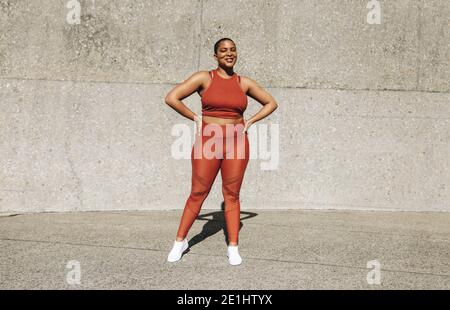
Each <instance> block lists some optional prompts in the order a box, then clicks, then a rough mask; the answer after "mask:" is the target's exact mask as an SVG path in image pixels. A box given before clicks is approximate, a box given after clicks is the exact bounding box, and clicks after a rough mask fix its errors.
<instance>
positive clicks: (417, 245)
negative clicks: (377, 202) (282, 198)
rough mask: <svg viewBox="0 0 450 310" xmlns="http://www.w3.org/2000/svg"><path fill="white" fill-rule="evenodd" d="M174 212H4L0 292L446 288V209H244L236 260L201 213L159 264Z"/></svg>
mask: <svg viewBox="0 0 450 310" xmlns="http://www.w3.org/2000/svg"><path fill="white" fill-rule="evenodd" d="M180 216H181V210H176V211H148V212H147V211H123V212H121V211H108V212H101V211H98V212H72V213H34V214H33V213H29V214H19V215H14V214H4V216H0V243H1V255H0V261H1V262H2V263H1V266H0V272H1V273H0V288H1V289H223V290H231V289H450V213H445V212H420V213H419V212H378V211H376V212H375V211H373V212H366V211H326V210H325V211H313V210H283V211H280V210H276V211H275V210H264V211H262V210H243V211H242V212H241V219H242V220H241V223H242V228H241V231H240V240H239V249H240V253H241V256H242V258H243V263H242V265H240V266H230V265H229V264H228V261H227V258H226V241H225V230H224V229H225V223H224V220H223V214H222V211H221V210H217V211H214V210H202V212H201V214H200V216H199V218H198V219H197V220H196V222H195V223H194V225H193V226H192V228H191V231H190V233H189V235H188V239H189V243H190V251H189V252H188V253H186V254H185V255H184V256H183V257H182V259H181V260H180V261H179V262H176V263H168V262H166V257H167V254H168V252H169V250H170V248H171V246H172V243H173V240H174V237H175V233H176V230H177V227H178V223H179V219H180ZM377 264H379V265H377ZM368 266H369V267H368ZM377 266H379V270H380V272H379V273H378V275H379V276H380V278H379V279H380V284H376V283H374V284H369V283H368V279H367V278H368V274H370V275H376V272H377V270H376V269H377ZM78 275H79V278H77V276H78ZM369 278H370V279H376V277H375V278H374V277H370V276H369ZM77 279H79V284H77V283H78V282H77V281H76V280H77ZM370 279H369V280H370ZM69 283H71V284H69Z"/></svg>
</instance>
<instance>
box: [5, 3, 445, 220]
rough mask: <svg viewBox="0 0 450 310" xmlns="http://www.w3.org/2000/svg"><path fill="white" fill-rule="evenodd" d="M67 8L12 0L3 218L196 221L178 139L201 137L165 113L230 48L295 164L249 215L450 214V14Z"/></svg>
mask: <svg viewBox="0 0 450 310" xmlns="http://www.w3.org/2000/svg"><path fill="white" fill-rule="evenodd" d="M68 2H69V1H65V0H59V1H55V0H22V1H20V0H0V212H40V211H73V210H124V209H133V210H151V209H182V208H183V207H184V203H185V201H186V199H187V197H188V195H189V191H190V182H191V180H190V178H191V166H190V160H189V159H175V158H173V156H172V153H171V146H172V144H173V142H174V140H175V139H176V138H175V137H174V136H172V135H171V130H172V127H173V126H174V125H175V124H186V125H188V126H189V127H192V126H193V124H192V122H191V121H189V120H187V119H183V118H182V117H181V116H180V115H179V114H178V113H176V112H175V111H174V110H172V109H171V108H170V107H168V106H167V105H165V103H164V96H165V94H166V93H167V92H168V91H169V90H170V89H171V88H172V87H173V86H174V85H175V84H176V83H179V82H181V81H183V80H184V79H186V78H187V77H188V76H189V75H191V74H192V73H194V72H195V71H197V70H209V69H212V68H214V67H215V66H216V63H215V61H214V58H213V57H212V47H213V44H214V43H215V42H216V40H218V39H219V38H221V37H224V36H225V37H231V38H233V39H234V40H235V41H236V43H237V47H238V53H239V54H238V58H239V59H238V63H237V65H236V68H235V69H236V72H238V73H239V74H241V75H245V76H249V77H251V78H253V79H255V80H256V81H257V82H258V83H260V85H262V86H263V87H265V88H266V89H267V90H268V91H269V92H271V93H272V94H273V96H274V97H275V98H276V99H277V101H278V103H279V108H278V109H277V110H276V111H275V113H273V114H272V115H270V116H269V117H267V118H265V119H264V120H262V121H261V122H259V123H257V124H255V125H254V126H253V128H252V129H254V130H256V129H258V128H260V127H258V126H260V125H261V124H267V125H274V124H275V125H276V124H278V125H279V164H278V166H277V169H275V170H262V169H261V163H262V162H264V161H265V160H263V159H261V158H254V159H252V160H251V161H250V163H249V166H248V168H247V172H246V175H245V179H244V183H243V187H242V190H241V207H242V209H243V210H245V209H258V208H260V209H266V208H267V209H275V208H298V209H307V208H308V209H311V208H313V209H352V210H355V209H358V210H417V211H450V202H449V201H450V181H449V180H450V170H449V167H450V156H449V155H450V117H449V115H450V63H449V59H450V27H449V26H450V25H449V16H450V2H449V1H447V0H395V1H394V0H390V1H387V0H385V1H379V2H380V3H381V14H382V15H381V24H369V23H367V14H368V12H369V9H367V8H366V5H367V3H368V2H369V0H367V1H366V0H314V1H313V0H303V1H300V0H292V1H255V0H253V1H249V0H245V1H226V2H224V1H211V0H172V1H146V0H133V1H132V0H128V1H126V0H109V1H106V0H95V1H94V0H86V1H79V2H80V4H81V17H80V24H70V23H69V22H68V21H67V14H68V13H69V11H70V10H71V9H69V8H67V7H66V4H67V3H68ZM72 2H76V1H72ZM199 99H200V98H199V97H198V95H197V94H193V95H192V96H191V97H189V98H187V99H185V100H184V102H185V103H186V104H187V105H188V106H189V107H190V108H191V109H192V110H193V111H194V112H196V113H200V111H201V105H200V100H199ZM260 107H261V106H260V105H259V103H258V102H256V101H254V100H252V99H251V98H249V107H248V109H247V111H246V113H245V116H246V117H250V116H251V115H253V114H254V113H256V112H257V111H258V110H259V109H260ZM250 134H251V135H252V137H256V131H253V132H251V133H250ZM253 146H254V147H255V148H254V150H256V149H257V147H256V144H252V145H251V149H252V147H253ZM220 186H221V180H220V173H219V175H218V176H217V178H216V183H215V185H214V187H213V189H212V192H211V193H210V195H209V197H208V198H207V200H206V201H205V203H204V205H203V208H204V209H219V208H220V202H221V201H222V199H221V198H222V197H221V188H220Z"/></svg>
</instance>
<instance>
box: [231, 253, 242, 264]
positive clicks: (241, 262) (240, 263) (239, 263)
mask: <svg viewBox="0 0 450 310" xmlns="http://www.w3.org/2000/svg"><path fill="white" fill-rule="evenodd" d="M227 257H228V263H229V264H230V265H232V266H237V265H240V264H242V260H241V262H240V263H238V264H232V263H230V257H229V256H228V254H227Z"/></svg>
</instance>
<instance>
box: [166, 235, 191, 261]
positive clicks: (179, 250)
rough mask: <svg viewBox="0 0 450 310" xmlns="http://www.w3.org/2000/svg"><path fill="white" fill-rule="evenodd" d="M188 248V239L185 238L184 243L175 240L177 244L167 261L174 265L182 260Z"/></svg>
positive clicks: (174, 244)
mask: <svg viewBox="0 0 450 310" xmlns="http://www.w3.org/2000/svg"><path fill="white" fill-rule="evenodd" d="M188 247H189V244H188V242H187V239H186V238H184V239H183V241H176V240H175V242H174V243H173V247H172V250H171V251H170V253H169V256H168V257H167V261H168V262H171V263H173V262H176V261H178V260H180V258H181V256H182V255H183V253H184V251H186V249H187V248H188Z"/></svg>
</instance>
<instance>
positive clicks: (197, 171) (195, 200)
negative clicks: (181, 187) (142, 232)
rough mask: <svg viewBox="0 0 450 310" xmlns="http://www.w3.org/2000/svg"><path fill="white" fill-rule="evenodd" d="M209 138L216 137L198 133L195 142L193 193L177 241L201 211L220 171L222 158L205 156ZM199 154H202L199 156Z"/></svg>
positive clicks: (186, 206) (187, 204)
mask: <svg viewBox="0 0 450 310" xmlns="http://www.w3.org/2000/svg"><path fill="white" fill-rule="evenodd" d="M209 139H214V137H210V136H204V135H201V136H200V135H197V136H196V141H195V144H194V146H193V147H192V152H191V164H192V185H191V193H190V195H189V197H188V199H187V201H186V204H185V207H184V211H183V215H182V216H181V220H180V225H179V228H178V232H177V239H176V240H177V241H181V240H183V239H184V238H185V237H186V235H187V233H188V232H189V229H190V228H191V226H192V224H193V223H194V221H195V219H196V218H197V216H198V214H199V213H200V209H201V207H202V205H203V201H204V200H205V199H206V197H207V196H208V194H209V192H210V190H211V187H212V185H213V183H214V180H215V178H216V176H217V173H218V172H219V168H220V162H221V159H220V158H216V157H215V156H214V157H213V158H211V156H205V154H204V152H203V146H204V145H205V143H206V142H207V141H208V140H209ZM200 142H202V143H200ZM210 142H211V141H210ZM199 143H200V145H199ZM196 148H200V150H201V152H200V153H195V150H196ZM197 150H198V149H197ZM197 154H200V156H197Z"/></svg>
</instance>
